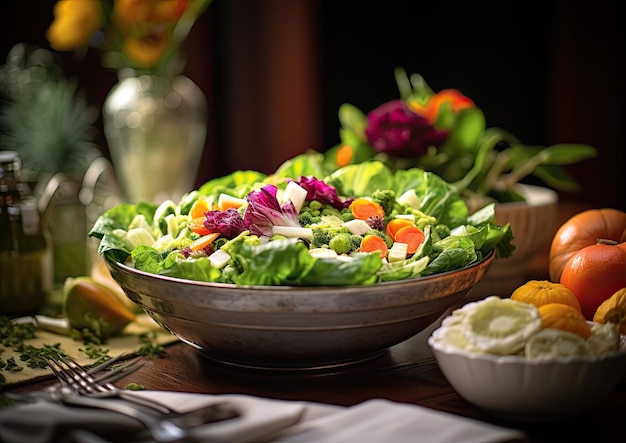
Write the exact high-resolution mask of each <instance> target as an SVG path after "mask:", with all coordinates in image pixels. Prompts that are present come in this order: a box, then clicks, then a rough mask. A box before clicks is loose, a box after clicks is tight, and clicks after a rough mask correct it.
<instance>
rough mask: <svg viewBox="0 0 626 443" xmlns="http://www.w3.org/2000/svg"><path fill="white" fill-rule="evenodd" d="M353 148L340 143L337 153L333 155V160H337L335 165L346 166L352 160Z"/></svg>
mask: <svg viewBox="0 0 626 443" xmlns="http://www.w3.org/2000/svg"><path fill="white" fill-rule="evenodd" d="M352 155H353V150H352V146H350V145H341V146H340V147H339V149H338V150H337V155H336V156H335V161H336V162H337V166H338V167H339V168H341V167H343V166H347V165H349V164H350V162H351V161H352Z"/></svg>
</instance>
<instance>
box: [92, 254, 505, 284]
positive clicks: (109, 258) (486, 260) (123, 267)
mask: <svg viewBox="0 0 626 443" xmlns="http://www.w3.org/2000/svg"><path fill="white" fill-rule="evenodd" d="M108 252H109V251H105V252H104V253H103V254H102V255H103V256H104V260H105V263H106V265H107V266H108V267H109V269H111V268H114V269H115V268H117V270H120V271H122V272H125V273H127V274H131V275H134V276H136V277H143V278H150V279H155V280H163V281H166V282H170V283H181V284H187V285H194V286H208V287H211V288H221V289H233V290H235V289H237V290H240V289H246V290H254V291H261V290H266V291H267V290H268V289H271V290H272V291H294V290H300V291H311V290H335V291H336V290H338V289H362V288H371V287H376V288H380V287H383V288H384V287H390V288H393V287H397V286H402V285H406V284H414V283H416V282H428V281H430V280H435V279H437V278H439V279H440V278H442V277H452V276H456V275H459V274H460V273H465V272H470V271H473V270H475V269H476V268H481V267H484V268H485V274H486V273H487V270H488V268H489V266H491V264H492V263H493V261H494V260H495V256H496V253H495V251H491V252H490V253H489V254H488V255H487V256H486V257H483V258H482V259H481V260H478V261H476V262H474V263H472V264H470V265H468V266H466V267H464V268H461V269H456V270H454V271H447V272H441V273H439V274H433V275H428V276H425V277H413V278H407V279H402V280H395V281H385V282H379V283H374V284H362V285H336V286H330V285H320V286H292V285H237V284H233V283H219V282H210V281H202V280H189V279H184V278H178V277H170V276H167V275H161V274H154V273H151V272H147V271H141V270H139V269H135V268H133V267H132V266H129V265H127V264H125V263H122V262H120V261H118V260H117V259H116V258H114V256H113V254H110V253H108Z"/></svg>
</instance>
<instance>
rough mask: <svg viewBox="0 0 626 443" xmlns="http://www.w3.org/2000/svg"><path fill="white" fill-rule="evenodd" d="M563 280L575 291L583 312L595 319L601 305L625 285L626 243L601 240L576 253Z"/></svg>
mask: <svg viewBox="0 0 626 443" xmlns="http://www.w3.org/2000/svg"><path fill="white" fill-rule="evenodd" d="M560 283H561V284H562V285H563V286H565V287H566V288H568V289H569V290H570V291H572V292H573V293H574V295H575V296H576V298H578V301H579V302H580V307H581V309H582V313H583V314H584V316H585V318H586V319H587V320H592V319H593V316H594V314H595V312H596V309H598V306H600V305H601V304H602V302H604V301H605V300H607V299H608V298H610V297H611V296H612V295H613V294H614V293H615V292H616V291H617V290H619V289H621V288H624V287H626V244H624V243H622V244H620V245H617V244H603V243H598V244H595V245H592V246H587V247H585V248H583V249H581V250H580V251H578V252H577V253H576V254H574V255H573V256H572V257H571V258H570V259H569V260H568V261H567V263H566V264H565V266H564V268H563V272H562V273H561V279H560Z"/></svg>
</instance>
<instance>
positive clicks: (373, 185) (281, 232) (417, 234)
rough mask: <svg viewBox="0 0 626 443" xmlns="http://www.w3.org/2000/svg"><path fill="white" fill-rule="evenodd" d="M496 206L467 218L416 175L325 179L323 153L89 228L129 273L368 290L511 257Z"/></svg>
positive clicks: (370, 171)
mask: <svg viewBox="0 0 626 443" xmlns="http://www.w3.org/2000/svg"><path fill="white" fill-rule="evenodd" d="M494 219H495V208H494V204H493V203H492V204H489V205H487V206H485V207H484V208H482V209H481V210H479V211H477V212H475V213H473V214H471V215H470V214H469V213H468V208H467V206H466V204H465V202H464V201H463V199H462V198H461V197H460V196H459V194H458V193H457V192H456V191H455V190H454V189H453V188H452V187H451V186H450V185H449V184H448V183H447V182H445V181H444V180H443V179H441V178H440V177H438V176H437V175H435V174H433V173H431V172H427V171H424V170H422V169H419V168H413V169H407V170H398V171H392V170H391V169H389V167H387V166H386V165H385V164H384V163H382V162H379V161H368V162H364V163H359V164H353V165H348V166H345V167H343V168H340V169H336V170H332V171H330V172H329V171H328V169H326V167H325V164H324V156H323V154H303V155H301V156H297V157H294V158H293V159H290V160H288V161H287V162H285V163H284V164H283V165H281V167H279V168H278V169H277V170H276V171H275V173H273V174H270V175H267V174H263V173H261V172H258V171H251V170H247V171H235V172H233V173H231V174H229V175H226V176H224V177H220V178H216V179H213V180H211V181H209V182H207V183H205V184H203V185H202V186H200V187H199V188H198V189H197V190H194V191H192V192H190V193H188V194H187V195H185V196H184V197H183V198H182V199H181V201H179V202H177V203H176V202H173V201H166V202H164V203H162V204H160V205H156V204H153V203H149V202H140V203H138V204H136V205H134V204H121V205H118V206H116V207H113V208H111V209H109V210H108V211H106V212H105V213H103V214H102V215H101V216H100V217H99V218H98V220H97V221H96V223H95V225H94V226H93V228H92V229H91V231H90V234H89V235H90V236H93V237H96V238H99V239H100V245H99V250H98V252H99V253H102V254H106V255H108V256H112V257H113V259H114V260H116V261H118V262H125V263H127V264H130V265H131V266H133V267H135V268H136V269H138V270H142V271H146V272H150V273H154V274H160V275H165V276H170V277H177V278H183V279H190V280H199V281H208V282H219V283H232V284H236V285H292V286H294V285H295V286H319V285H325V286H328V285H331V286H332V285H342V286H343V285H369V284H376V283H379V282H384V281H396V280H403V279H408V278H416V277H422V276H427V275H433V274H438V273H442V272H448V271H454V270H459V269H462V268H465V267H467V266H470V265H472V264H474V263H476V262H478V261H480V260H482V259H483V258H485V257H487V256H488V255H490V254H491V253H495V254H496V257H508V256H509V255H511V253H512V250H513V248H514V247H513V245H512V244H511V240H512V238H513V236H512V233H511V230H510V226H509V225H508V224H507V225H505V226H498V225H496V224H495V221H494Z"/></svg>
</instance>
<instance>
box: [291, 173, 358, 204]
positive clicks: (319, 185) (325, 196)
mask: <svg viewBox="0 0 626 443" xmlns="http://www.w3.org/2000/svg"><path fill="white" fill-rule="evenodd" d="M297 183H298V185H300V186H302V188H304V189H306V191H307V195H306V199H307V200H316V201H318V202H320V203H322V204H329V205H331V206H332V207H333V208H335V209H339V210H341V209H344V208H347V207H348V206H350V203H352V201H353V200H354V199H352V198H351V199H348V200H345V201H344V200H342V199H341V198H339V196H338V195H337V190H336V189H335V188H334V187H332V186H330V185H328V184H326V183H325V182H324V181H323V180H320V179H318V178H316V177H303V176H300V177H299V178H298V182H297Z"/></svg>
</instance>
